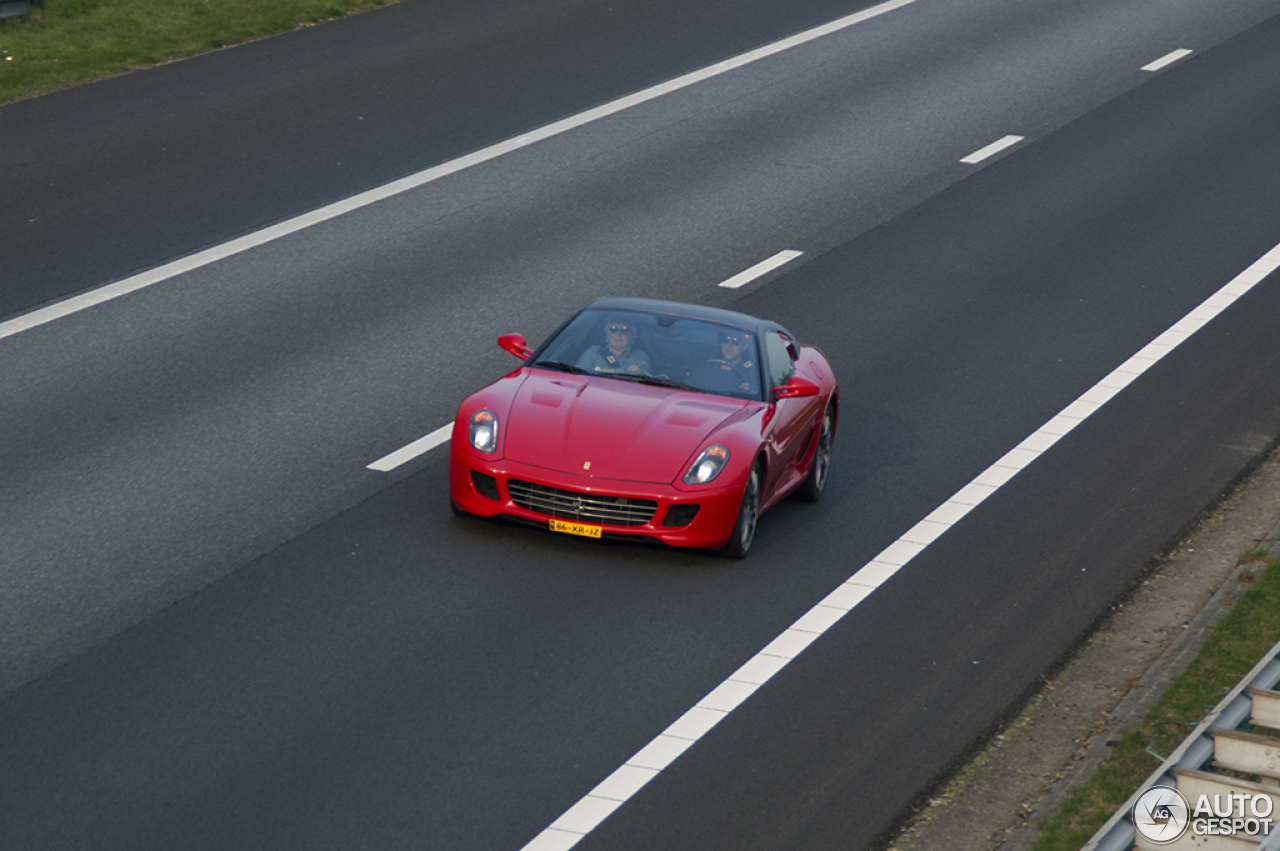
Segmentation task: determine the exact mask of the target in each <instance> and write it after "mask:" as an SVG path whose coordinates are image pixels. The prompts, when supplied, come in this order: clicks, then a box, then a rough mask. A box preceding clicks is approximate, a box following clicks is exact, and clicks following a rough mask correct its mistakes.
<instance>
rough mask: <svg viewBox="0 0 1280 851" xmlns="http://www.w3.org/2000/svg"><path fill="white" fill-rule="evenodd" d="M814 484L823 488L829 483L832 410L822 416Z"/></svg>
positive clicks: (814, 459)
mask: <svg viewBox="0 0 1280 851" xmlns="http://www.w3.org/2000/svg"><path fill="white" fill-rule="evenodd" d="M813 464H814V473H813V479H814V484H815V485H817V488H818V490H822V489H823V488H824V487H825V486H826V484H827V470H829V469H830V467H831V412H830V411H828V412H827V414H826V416H824V417H823V418H822V432H821V433H820V434H819V435H818V449H817V451H816V452H815V453H814V456H813Z"/></svg>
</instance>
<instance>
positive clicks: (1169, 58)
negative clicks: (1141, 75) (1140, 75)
mask: <svg viewBox="0 0 1280 851" xmlns="http://www.w3.org/2000/svg"><path fill="white" fill-rule="evenodd" d="M1190 55H1191V51H1190V50H1187V49H1186V48H1185V47H1184V48H1182V49H1180V50H1175V51H1173V52H1172V53H1167V54H1165V55H1164V56H1161V57H1160V58H1159V59H1157V60H1156V61H1155V62H1151V63H1148V64H1146V65H1143V66H1142V70H1143V71H1159V70H1160V69H1161V68H1164V67H1167V66H1169V65H1172V64H1173V63H1175V62H1177V61H1178V60H1179V59H1181V58H1183V57H1184V56H1190Z"/></svg>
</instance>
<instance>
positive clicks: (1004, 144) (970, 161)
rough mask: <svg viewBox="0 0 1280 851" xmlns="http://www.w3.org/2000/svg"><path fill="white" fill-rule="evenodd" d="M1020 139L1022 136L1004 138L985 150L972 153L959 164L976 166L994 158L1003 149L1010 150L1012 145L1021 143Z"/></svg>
mask: <svg viewBox="0 0 1280 851" xmlns="http://www.w3.org/2000/svg"><path fill="white" fill-rule="evenodd" d="M1022 139H1023V137H1022V136H1005V137H1004V138H1003V139H999V140H997V141H995V142H992V143H991V144H990V145H987V146H986V147H985V148H981V149H979V150H977V151H974V152H973V153H972V154H969V156H967V157H964V158H963V159H961V160H960V162H962V163H966V164H967V165H977V164H978V163H980V162H982V161H983V160H985V159H988V158H990V157H994V156H995V155H996V154H998V153H1000V152H1001V151H1003V150H1004V149H1005V148H1012V147H1013V146H1014V145H1016V144H1018V143H1019V142H1021V141H1022Z"/></svg>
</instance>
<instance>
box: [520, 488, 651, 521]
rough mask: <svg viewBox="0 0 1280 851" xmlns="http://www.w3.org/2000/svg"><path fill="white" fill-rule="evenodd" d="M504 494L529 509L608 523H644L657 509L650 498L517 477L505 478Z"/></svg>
mask: <svg viewBox="0 0 1280 851" xmlns="http://www.w3.org/2000/svg"><path fill="white" fill-rule="evenodd" d="M507 493H509V494H511V501H512V502H514V503H515V504H516V505H518V506H520V507H521V508H524V509H527V510H529V511H536V512H538V513H539V514H546V515H547V516H549V517H562V518H566V519H571V520H580V521H588V522H595V523H601V524H607V525H610V526H643V525H644V524H645V523H648V522H649V521H650V520H651V519H652V518H653V514H654V512H655V511H657V510H658V503H657V502H655V501H654V500H652V499H631V498H630V497H625V496H608V495H606V494H598V493H580V492H578V491H571V490H561V489H560V488H552V487H547V486H546V485H539V484H535V483H533V482H523V481H520V480H519V479H510V480H508V481H507Z"/></svg>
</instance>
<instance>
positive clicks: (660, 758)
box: [523, 245, 1280, 851]
mask: <svg viewBox="0 0 1280 851" xmlns="http://www.w3.org/2000/svg"><path fill="white" fill-rule="evenodd" d="M1277 268H1280V245H1277V246H1275V247H1274V248H1272V249H1271V250H1270V251H1268V252H1267V253H1266V254H1264V255H1263V256H1262V257H1261V258H1260V259H1258V260H1257V261H1255V262H1254V263H1253V264H1252V265H1251V266H1249V268H1247V269H1245V270H1244V271H1243V272H1241V273H1240V274H1239V275H1237V276H1236V277H1235V278H1234V279H1232V280H1231V282H1230V283H1228V284H1227V285H1226V286H1224V287H1223V288H1222V289H1220V290H1218V291H1217V292H1216V293H1214V294H1213V295H1212V296H1210V297H1209V298H1208V299H1206V300H1205V301H1204V302H1203V303H1201V304H1200V305H1199V306H1198V307H1197V308H1196V309H1195V310H1193V311H1191V312H1190V313H1188V314H1187V315H1186V316H1184V317H1183V318H1182V319H1181V320H1179V321H1178V322H1177V323H1175V324H1174V325H1173V326H1172V327H1170V328H1169V329H1168V330H1167V331H1165V332H1164V333H1163V334H1161V335H1160V336H1159V337H1156V338H1155V339H1154V340H1152V341H1151V342H1150V343H1148V344H1147V345H1146V346H1144V347H1143V348H1142V349H1141V350H1140V351H1139V352H1138V353H1137V354H1135V355H1134V356H1133V357H1131V358H1129V360H1127V361H1125V362H1124V363H1122V364H1121V365H1120V366H1118V367H1116V368H1115V369H1114V370H1113V371H1112V372H1111V374H1109V375H1108V376H1107V377H1105V378H1103V379H1102V380H1101V381H1099V382H1098V383H1097V384H1095V385H1094V386H1093V387H1092V388H1091V389H1090V390H1088V391H1087V392H1086V393H1085V394H1084V395H1083V396H1081V397H1080V398H1078V399H1076V400H1075V401H1074V402H1072V403H1071V404H1070V405H1068V406H1067V407H1066V408H1064V409H1063V410H1062V411H1061V412H1060V413H1059V414H1058V415H1057V416H1055V417H1054V418H1053V419H1051V420H1049V421H1048V422H1047V423H1045V424H1044V425H1043V426H1041V427H1040V428H1039V429H1037V430H1036V431H1035V433H1034V434H1032V435H1031V436H1030V437H1028V438H1027V439H1026V440H1024V441H1022V442H1021V443H1019V444H1018V445H1017V446H1015V447H1014V448H1013V449H1011V450H1009V452H1008V453H1006V454H1005V455H1004V457H1003V458H1001V459H1000V460H998V461H996V462H995V463H994V464H992V465H991V466H990V467H988V468H987V469H986V470H984V471H983V472H982V474H981V475H979V476H978V477H977V478H975V479H974V480H973V481H971V482H970V483H969V484H967V485H965V486H964V487H963V488H961V489H960V490H959V491H957V492H956V494H955V495H954V496H952V497H951V498H950V499H948V500H947V501H946V502H944V503H943V504H942V505H940V506H939V507H938V508H937V509H935V510H934V511H933V512H932V513H930V514H929V516H927V517H925V518H924V519H923V520H921V521H920V522H919V523H917V524H916V525H915V526H913V527H912V528H911V529H910V530H908V531H907V533H906V534H905V535H903V536H902V537H901V538H899V539H898V540H897V541H894V542H893V543H892V544H890V545H889V547H888V548H887V549H885V550H884V552H882V553H880V555H878V556H876V557H875V558H873V559H872V560H871V561H870V562H868V563H867V564H866V565H864V566H863V567H862V568H860V569H859V570H858V571H857V572H856V573H854V574H853V575H852V576H851V577H849V579H848V580H846V581H845V582H844V584H842V585H840V586H839V587H838V588H836V589H835V590H834V591H832V592H831V593H830V594H828V595H827V596H826V598H825V599H823V600H822V601H821V602H819V603H818V604H817V605H816V606H814V607H813V608H812V609H810V610H809V611H808V612H806V613H805V614H804V615H803V616H802V617H801V618H800V619H799V620H797V621H796V622H795V623H793V624H792V625H791V626H790V627H788V628H787V629H786V631H784V632H783V633H782V634H781V635H779V636H778V637H777V638H775V639H774V640H773V641H771V642H770V643H769V644H768V645H767V646H766V647H765V648H764V649H763V650H761V651H760V652H759V653H757V654H756V655H755V656H754V657H752V659H751V660H750V661H748V662H747V663H746V664H745V665H743V666H742V667H741V668H739V669H738V670H737V671H736V672H735V673H733V674H732V675H730V677H729V678H728V679H727V680H725V681H724V682H723V683H721V684H720V685H718V686H716V687H715V688H714V689H712V691H711V693H710V694H708V695H707V696H706V697H704V698H703V699H702V700H700V701H698V703H697V705H695V706H694V707H693V708H692V709H690V710H689V711H688V712H686V713H685V714H684V715H682V716H680V717H679V718H678V719H676V721H675V723H673V724H672V725H671V726H670V727H668V728H667V729H666V730H664V731H663V732H662V733H661V734H659V736H658V737H657V738H656V739H654V740H653V741H652V742H650V743H649V744H647V745H645V746H644V747H643V748H641V749H640V750H639V752H637V753H636V755H635V756H633V757H631V759H629V760H627V761H626V763H625V764H623V766H622V767H621V768H619V769H618V770H617V771H615V772H614V773H613V774H611V775H609V776H608V777H607V778H605V780H604V781H603V782H602V783H600V785H598V786H597V787H596V788H595V789H593V790H591V791H590V792H588V793H587V795H586V797H584V798H583V799H582V800H580V801H579V802H578V803H577V804H575V805H574V806H572V807H570V808H569V810H568V811H567V812H565V813H564V815H562V816H560V817H559V818H558V819H556V820H555V821H554V822H552V823H551V825H550V826H549V827H547V828H546V829H545V830H544V831H542V833H540V834H538V835H537V836H536V837H534V838H533V840H532V841H530V842H529V843H528V844H527V845H525V846H524V849H523V851H568V849H570V848H572V847H573V846H574V845H576V844H577V843H578V842H579V841H580V840H581V839H582V838H583V837H584V836H586V835H587V834H588V833H590V832H591V831H592V830H594V829H595V828H596V827H597V826H598V825H599V824H600V823H601V822H603V821H604V820H605V819H606V818H608V817H609V815H610V814H612V813H613V812H614V811H615V810H617V809H618V807H620V806H622V805H623V804H624V803H626V801H627V800H628V799H630V798H631V796H633V795H635V794H636V793H637V792H639V791H640V790H641V789H642V788H644V786H645V785H646V784H647V783H648V782H649V781H650V780H652V779H653V778H654V777H657V776H658V775H659V774H660V773H661V772H662V770H663V769H665V768H666V767H667V766H668V765H670V764H671V763H672V762H674V761H675V760H676V759H677V758H678V757H679V756H680V755H681V754H682V753H684V752H685V751H686V750H688V749H689V748H690V747H691V746H692V745H693V744H694V743H695V742H697V741H698V740H699V739H701V738H702V737H703V736H704V735H706V734H707V733H708V732H709V731H710V730H711V729H713V728H714V727H715V726H716V725H717V724H719V723H720V722H721V721H723V720H724V719H725V718H726V717H728V715H729V713H731V712H732V711H733V710H734V709H736V708H737V707H738V706H740V705H741V704H742V702H743V701H745V700H746V699H747V698H749V697H750V696H751V695H752V694H754V693H755V691H756V689H758V688H760V686H762V685H764V684H765V683H766V682H768V681H769V679H770V678H771V677H773V676H774V675H775V674H777V673H778V672H779V671H781V670H782V669H783V668H785V667H786V666H787V664H789V663H790V662H791V660H792V659H795V658H796V657H797V656H799V655H800V654H801V653H802V652H804V649H805V648H806V647H808V646H809V645H810V644H812V643H813V642H814V641H816V640H817V639H818V638H819V637H820V636H821V635H822V634H823V633H825V632H826V631H827V630H828V629H830V628H831V627H832V626H834V625H835V624H837V623H839V621H840V619H841V618H843V617H844V616H845V615H847V614H848V613H849V612H851V611H852V610H853V609H854V608H855V607H856V606H857V605H858V604H859V603H861V602H862V601H863V600H865V599H866V598H867V597H868V596H870V595H871V593H872V592H873V591H875V590H876V589H877V588H879V587H880V586H881V585H883V584H884V583H885V582H887V581H888V580H889V579H890V578H891V577H892V576H893V575H894V574H895V573H897V572H898V571H899V570H901V569H902V568H903V567H905V566H906V565H907V564H908V563H909V562H910V561H911V560H912V559H913V558H915V557H916V556H917V555H919V554H920V553H921V552H923V551H924V550H925V548H926V547H928V546H929V545H930V544H931V543H933V542H934V541H936V540H937V539H938V538H939V537H941V536H942V535H943V534H944V533H945V532H946V531H947V530H948V529H950V528H951V527H952V526H954V525H955V524H957V523H959V522H960V520H961V519H963V518H964V517H965V516H967V515H968V514H969V512H971V511H973V509H975V508H977V507H978V506H979V505H981V504H982V503H983V502H984V501H985V500H986V499H987V498H988V497H990V496H991V495H992V494H993V493H995V492H996V491H998V490H999V489H1000V488H1001V487H1002V486H1003V485H1004V484H1006V483H1007V482H1008V481H1009V480H1011V479H1012V478H1013V477H1014V476H1016V475H1017V474H1018V473H1019V472H1021V471H1022V470H1024V469H1026V467H1027V466H1028V465H1029V464H1031V462H1032V461H1034V460H1036V459H1037V458H1039V457H1040V455H1042V454H1043V453H1044V452H1046V451H1047V450H1048V449H1049V448H1050V447H1052V446H1053V445H1054V444H1055V443H1057V442H1058V441H1059V440H1061V439H1062V438H1063V437H1065V436H1066V435H1067V434H1069V433H1070V432H1071V431H1072V430H1074V429H1075V428H1076V426H1078V425H1080V424H1081V423H1082V422H1084V421H1085V420H1087V419H1088V418H1089V417H1090V416H1092V415H1093V414H1094V413H1095V412H1096V411H1097V410H1098V409H1100V408H1101V407H1102V406H1103V405H1105V404H1106V403H1107V402H1108V401H1109V400H1110V399H1111V398H1112V397H1114V396H1115V395H1116V394H1117V393H1119V392H1120V391H1121V390H1123V389H1124V388H1126V387H1128V386H1129V385H1130V384H1132V383H1133V382H1134V381H1135V380H1136V379H1137V378H1138V377H1139V376H1140V375H1142V374H1143V373H1145V372H1146V371H1147V370H1148V369H1150V368H1151V367H1153V366H1155V365H1156V364H1157V363H1159V362H1160V361H1161V360H1162V359H1163V358H1164V357H1165V356H1166V355H1168V354H1169V353H1170V352H1172V351H1173V350H1174V349H1176V348H1177V347H1178V346H1180V345H1181V344H1182V343H1183V342H1185V341H1186V340H1188V339H1190V337H1191V336H1192V335H1193V334H1195V333H1196V332H1197V331H1199V330H1200V329H1201V328H1203V327H1204V326H1205V325H1207V324H1208V323H1209V322H1211V321H1212V320H1213V319H1214V318H1216V317H1217V316H1218V315H1219V314H1220V313H1222V312H1223V311H1224V310H1226V309H1227V308H1228V307H1230V306H1231V305H1232V304H1234V303H1235V302H1236V300H1237V299H1239V298H1240V297H1241V296H1243V295H1244V294H1245V293H1247V292H1249V291H1250V290H1252V289H1253V288H1254V287H1255V286H1257V285H1258V283H1259V282H1261V281H1262V280H1263V279H1264V278H1266V277H1267V276H1268V275H1270V274H1271V273H1272V272H1274V271H1275V270H1276V269H1277Z"/></svg>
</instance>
